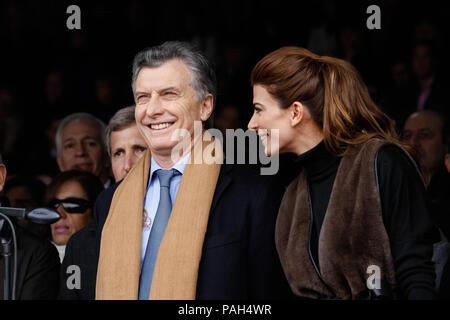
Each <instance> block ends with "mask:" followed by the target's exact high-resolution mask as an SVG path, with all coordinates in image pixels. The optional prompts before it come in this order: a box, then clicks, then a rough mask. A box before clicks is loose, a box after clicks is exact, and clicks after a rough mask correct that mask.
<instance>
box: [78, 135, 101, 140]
mask: <svg viewBox="0 0 450 320" xmlns="http://www.w3.org/2000/svg"><path fill="white" fill-rule="evenodd" d="M87 139H93V140H101V139H100V138H99V137H93V136H85V137H83V138H82V139H81V140H87Z"/></svg>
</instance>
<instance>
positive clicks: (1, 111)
mask: <svg viewBox="0 0 450 320" xmlns="http://www.w3.org/2000/svg"><path fill="white" fill-rule="evenodd" d="M0 3H1V5H0V43H1V58H0V70H1V72H0V120H1V119H3V121H4V123H6V122H7V121H9V122H8V123H9V124H10V125H9V126H8V127H7V128H8V129H7V130H3V132H0V148H1V149H0V152H1V153H2V154H3V158H4V161H5V163H6V165H7V167H8V172H9V173H11V174H14V173H19V172H20V173H41V172H45V171H51V170H53V169H52V168H54V166H53V167H52V165H49V156H48V154H49V148H50V145H49V138H48V137H49V136H50V135H51V133H52V132H54V129H55V128H54V123H55V121H56V120H58V119H61V118H62V117H64V116H65V115H67V114H69V113H71V112H76V111H86V112H90V113H92V114H94V115H96V116H98V117H99V118H101V119H102V120H104V121H105V122H107V121H108V120H109V118H110V117H111V116H112V115H113V114H114V113H115V111H117V110H118V109H120V108H122V107H125V106H127V105H131V104H133V98H132V93H131V85H130V79H131V62H132V59H133V57H134V55H135V54H136V53H137V52H138V51H139V50H141V49H143V48H145V47H148V46H152V45H155V44H160V43H162V42H164V41H167V40H185V41H190V42H193V43H196V44H197V45H198V46H199V47H200V48H201V49H202V50H203V51H204V52H205V54H206V55H207V56H208V57H209V58H210V59H211V61H213V63H214V65H215V68H216V72H217V77H218V84H219V87H218V97H217V110H216V113H217V112H219V111H220V110H221V108H223V106H225V105H228V104H233V105H235V106H237V107H238V108H239V111H240V126H241V127H244V128H245V127H246V124H247V121H248V120H249V117H250V114H251V112H252V108H251V101H252V90H251V87H250V84H249V75H250V72H251V69H252V67H253V66H254V65H255V64H256V62H257V61H258V60H259V59H261V58H262V57H263V56H264V55H265V54H267V53H268V52H270V51H272V50H274V49H277V48H279V47H281V46H286V45H295V46H302V47H306V48H309V49H311V50H312V51H313V52H315V53H317V54H321V55H323V54H325V55H332V56H336V57H340V58H344V59H347V60H349V61H351V62H352V63H353V64H354V65H355V67H356V68H357V69H358V70H359V71H360V73H361V74H362V76H363V78H364V79H365V81H366V83H367V84H368V86H369V88H370V91H371V94H372V97H373V99H374V100H375V101H376V102H377V103H378V104H379V105H380V106H381V107H382V108H383V109H384V110H385V111H386V112H387V113H388V114H392V115H393V117H395V116H396V110H395V108H396V105H395V103H391V102H390V101H392V100H390V96H391V92H392V90H393V79H392V69H391V67H392V65H393V64H394V63H396V62H398V61H402V62H404V64H405V65H407V66H408V68H407V70H406V72H407V74H406V76H407V77H409V79H410V80H411V82H412V81H413V80H414V77H413V75H411V70H410V69H409V67H410V61H411V53H412V46H413V45H414V43H416V42H417V41H420V40H423V39H426V40H429V41H432V42H433V44H434V45H435V47H436V53H437V55H436V60H437V61H438V63H439V64H438V65H439V69H438V70H439V72H440V73H441V74H443V75H446V74H448V70H449V63H448V62H447V60H448V59H446V54H447V53H448V52H449V51H448V49H449V28H448V27H447V24H448V22H449V21H450V12H449V11H448V10H446V7H444V3H445V2H444V1H421V2H420V3H411V2H408V1H395V0H389V1H333V0H322V1H292V0H291V1H284V0H276V1H274V0H271V1H268V0H262V1H256V0H240V1H234V0H232V1H230V0H226V1H224V0H220V1H212V0H199V1H183V2H181V1H180V2H173V1H139V0H135V1H126V2H116V1H114V2H112V1H70V2H68V1H60V0H58V1H57V0H53V1H20V2H18V1H2V2H0ZM71 4H76V5H78V6H79V7H80V9H81V30H69V29H68V28H67V27H66V20H67V19H68V17H69V16H70V14H67V13H66V9H67V7H68V6H69V5H71ZM371 4H376V5H378V6H380V8H381V30H369V29H368V28H367V27H366V20H367V18H368V17H369V14H367V13H366V9H367V7H368V6H369V5H371ZM320 30H323V32H322V35H323V37H321V36H320V35H319V34H320ZM321 39H322V40H321ZM349 48H351V50H350V51H351V52H352V53H351V54H349ZM443 78H445V76H444V77H443ZM402 120H404V119H403V118H401V117H399V119H398V124H399V127H400V126H401V121H402ZM52 126H53V127H52ZM4 127H5V126H4ZM52 130H53V131H52ZM6 140H8V142H5V141H6ZM2 141H3V142H2Z"/></svg>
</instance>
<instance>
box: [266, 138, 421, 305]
mask: <svg viewBox="0 0 450 320" xmlns="http://www.w3.org/2000/svg"><path fill="white" fill-rule="evenodd" d="M385 143H389V142H386V141H384V140H380V139H371V140H369V141H367V142H366V143H364V144H362V145H359V146H357V147H354V150H352V151H353V152H350V154H349V155H346V156H344V157H343V158H342V160H341V162H340V164H339V168H338V171H337V174H336V178H335V181H334V185H333V188H332V191H331V195H330V200H329V204H328V208H327V210H326V214H325V219H324V221H323V224H322V228H321V231H320V234H319V243H318V259H319V265H320V270H319V269H318V268H317V266H316V265H315V264H314V263H313V260H312V255H311V253H310V247H309V243H310V234H311V228H312V221H311V217H312V211H311V204H310V197H309V190H308V183H307V178H306V172H305V170H302V172H301V173H300V174H299V175H298V176H297V177H296V178H295V179H294V180H293V181H292V182H291V184H290V185H289V186H288V188H287V190H286V192H285V194H284V197H283V200H282V203H281V206H280V209H279V214H278V218H277V224H276V233H275V241H276V246H277V250H278V253H279V256H280V261H281V263H282V266H283V269H284V272H285V274H286V277H287V279H288V281H289V284H290V286H291V289H292V291H293V292H294V293H295V294H296V295H298V296H301V297H306V298H313V299H323V298H325V299H327V298H336V299H359V298H362V297H365V295H366V294H367V290H368V280H369V281H372V280H371V279H373V277H372V278H370V277H371V275H373V274H374V273H373V272H374V270H379V271H381V272H380V274H379V275H380V278H381V279H382V281H383V282H382V283H388V284H389V286H390V287H391V289H395V284H396V282H395V269H394V264H393V257H392V254H391V249H390V243H389V238H388V234H387V232H386V229H385V227H384V224H383V219H382V211H381V200H380V196H379V190H378V181H377V180H378V179H377V169H376V162H377V161H376V156H377V151H378V150H379V149H380V147H381V146H382V145H383V144H385ZM405 153H406V154H407V152H406V151H405ZM408 157H409V155H408ZM413 163H414V161H413ZM374 266H375V267H374ZM374 268H378V269H374ZM372 283H373V282H372ZM375 284H376V282H375Z"/></svg>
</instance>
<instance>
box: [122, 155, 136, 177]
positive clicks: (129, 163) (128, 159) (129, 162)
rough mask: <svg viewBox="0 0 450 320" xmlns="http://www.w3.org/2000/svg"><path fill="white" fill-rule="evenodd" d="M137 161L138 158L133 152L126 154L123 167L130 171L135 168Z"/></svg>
mask: <svg viewBox="0 0 450 320" xmlns="http://www.w3.org/2000/svg"><path fill="white" fill-rule="evenodd" d="M135 162H136V159H135V157H134V156H133V155H132V154H127V155H125V163H124V165H123V169H124V170H125V171H126V172H127V173H128V172H129V171H130V170H131V168H133V166H134V163H135Z"/></svg>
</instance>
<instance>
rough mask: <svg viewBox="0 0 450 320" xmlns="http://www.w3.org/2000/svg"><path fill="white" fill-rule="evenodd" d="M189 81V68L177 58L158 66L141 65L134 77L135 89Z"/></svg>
mask: <svg viewBox="0 0 450 320" xmlns="http://www.w3.org/2000/svg"><path fill="white" fill-rule="evenodd" d="M189 83H190V70H189V68H188V66H187V64H186V63H185V62H184V61H182V60H179V59H172V60H169V61H166V62H164V63H163V64H162V65H160V66H158V67H143V68H142V69H141V70H140V71H139V73H138V76H137V79H136V91H139V90H148V89H151V90H155V89H161V88H164V87H179V86H183V85H187V84H189Z"/></svg>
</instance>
